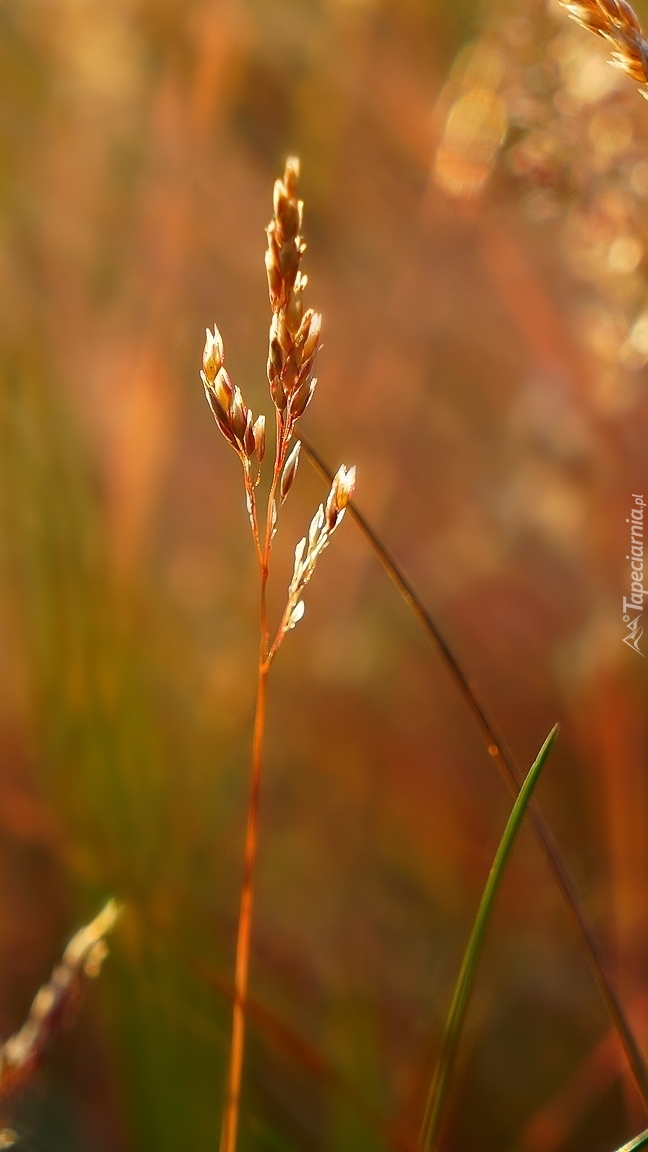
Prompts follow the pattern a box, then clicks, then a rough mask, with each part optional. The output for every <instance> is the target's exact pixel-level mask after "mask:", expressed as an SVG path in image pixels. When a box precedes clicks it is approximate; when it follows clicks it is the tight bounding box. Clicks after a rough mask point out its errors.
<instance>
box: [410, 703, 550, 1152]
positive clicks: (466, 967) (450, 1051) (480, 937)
mask: <svg viewBox="0 0 648 1152" xmlns="http://www.w3.org/2000/svg"><path fill="white" fill-rule="evenodd" d="M557 734H558V725H557V724H555V725H554V727H553V728H552V729H551V732H550V733H549V735H548V736H547V739H546V740H545V742H544V744H543V745H542V748H541V749H540V751H539V752H538V755H537V757H536V759H535V760H534V762H533V764H532V765H531V768H530V769H529V771H528V774H527V777H526V779H525V781H524V784H523V785H522V788H521V789H520V794H519V796H518V798H517V800H516V801H515V804H514V805H513V809H512V811H511V815H510V816H509V818H508V820H507V823H506V827H505V829H504V833H503V835H502V839H501V840H500V843H499V847H498V849H497V852H496V854H495V859H494V861H493V866H492V868H491V870H490V874H489V876H488V880H487V882H486V887H485V888H484V894H483V896H482V898H481V902H480V905H479V909H478V911H477V916H476V917H475V922H474V924H473V928H472V932H471V934H470V939H469V941H468V945H467V947H466V951H465V953H464V957H463V960H462V962H461V969H460V971H459V977H458V980H457V984H456V987H455V991H454V995H453V997H452V1003H451V1005H450V1011H449V1013H448V1017H447V1020H446V1025H445V1030H444V1034H443V1041H442V1044H441V1054H440V1056H439V1060H438V1063H437V1066H436V1069H435V1072H434V1076H433V1079H432V1084H431V1087H430V1093H429V1096H428V1101H427V1104H426V1108H425V1114H424V1116H423V1124H422V1126H421V1135H420V1142H421V1145H422V1147H423V1148H424V1149H425V1150H426V1152H429V1150H430V1149H432V1148H434V1146H435V1144H436V1139H437V1136H438V1134H439V1128H440V1125H441V1120H442V1117H443V1108H444V1104H445V1099H446V1089H447V1087H448V1082H449V1079H450V1076H451V1073H452V1069H453V1066H454V1061H455V1057H456V1053H457V1047H458V1044H459V1040H460V1037H461V1032H462V1028H463V1024H464V1020H465V1016H466V1009H467V1007H468V1001H469V999H470V993H471V991H472V988H473V984H474V982H475V977H476V975H477V968H478V966H479V961H480V959H481V954H482V951H483V947H484V942H485V940H486V933H487V931H488V926H489V924H490V920H491V916H492V914H493V909H494V908H495V902H496V900H497V896H498V893H499V890H500V886H501V883H502V880H503V878H504V872H505V870H506V865H507V864H508V861H509V857H510V855H511V851H512V849H513V845H514V843H515V838H516V836H517V834H518V832H519V830H520V826H521V824H522V820H523V818H524V814H525V812H526V810H527V806H528V804H529V801H530V799H531V796H532V794H533V789H534V788H535V786H536V784H537V782H538V779H539V777H540V773H541V772H542V769H543V768H544V766H545V764H546V762H547V758H548V756H549V753H550V751H551V749H552V747H553V743H554V740H555V739H556V736H557Z"/></svg>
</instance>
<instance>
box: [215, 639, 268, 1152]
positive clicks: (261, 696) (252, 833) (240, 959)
mask: <svg viewBox="0 0 648 1152" xmlns="http://www.w3.org/2000/svg"><path fill="white" fill-rule="evenodd" d="M267 684H268V665H267V664H266V662H265V661H264V660H263V659H261V658H260V659H259V678H258V683H257V699H256V711H255V717H254V737H253V741H252V782H251V788H250V803H249V807H248V818H247V828H246V832H245V854H244V863H243V886H242V889H241V907H240V911H239V919H238V931H237V937H236V967H235V974H234V1011H233V1015H232V1041H231V1050H230V1062H229V1070H228V1076H227V1084H226V1089H225V1105H224V1108H223V1121H222V1128H221V1142H220V1149H221V1152H235V1149H236V1139H237V1134H238V1118H239V1102H240V1098H241V1077H242V1072H243V1051H244V1047H245V1005H246V1000H247V989H248V971H249V965H250V936H251V932H252V905H253V902H254V866H255V863H256V855H257V843H258V838H259V795H260V790H261V766H262V756H263V736H264V732H265V713H266V690H267Z"/></svg>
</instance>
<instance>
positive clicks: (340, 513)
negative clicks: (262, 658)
mask: <svg viewBox="0 0 648 1152" xmlns="http://www.w3.org/2000/svg"><path fill="white" fill-rule="evenodd" d="M355 480H356V470H355V467H353V468H345V466H344V464H342V465H341V467H340V468H339V469H338V471H337V473H336V475H335V476H334V478H333V483H332V485H331V491H330V492H329V495H328V500H327V501H326V505H324V504H320V506H319V508H318V509H317V512H316V513H315V515H314V516H313V519H312V520H311V524H310V528H309V530H308V537H306V536H304V537H302V539H301V540H300V541H299V544H298V545H297V547H296V548H295V565H294V568H293V575H292V580H291V581H290V585H289V587H288V600H287V602H286V607H285V610H284V614H283V617H282V619H281V624H280V625H279V630H278V632H277V637H276V639H275V642H274V644H273V645H272V648H271V650H270V656H269V659H272V657H273V656H274V654H275V652H276V651H277V649H278V648H279V646H280V644H281V642H282V640H283V638H284V636H285V635H286V632H289V631H290V629H291V628H294V627H295V624H298V623H299V621H300V620H301V618H302V616H303V615H304V601H303V600H302V598H301V597H302V594H303V592H304V589H305V587H306V585H307V584H308V582H309V580H310V579H311V577H312V575H313V573H314V571H315V565H316V564H317V561H318V559H319V557H320V556H321V554H322V552H323V551H324V549H325V548H326V547H327V546H328V544H329V542H330V539H331V536H332V535H333V533H334V532H335V530H336V528H339V526H340V524H341V523H342V520H343V518H344V513H345V511H346V507H347V504H348V503H349V501H350V499H351V497H352V495H353V491H354V488H355Z"/></svg>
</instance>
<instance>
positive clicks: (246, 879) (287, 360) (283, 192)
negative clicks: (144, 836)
mask: <svg viewBox="0 0 648 1152" xmlns="http://www.w3.org/2000/svg"><path fill="white" fill-rule="evenodd" d="M298 179H299V161H298V160H297V159H296V157H294V156H293V157H289V159H288V160H287V161H286V166H285V169H284V175H283V178H281V179H279V180H277V181H275V186H274V194H273V209H274V213H273V219H272V220H271V221H270V224H269V225H268V228H267V229H266V233H267V237H268V248H267V251H266V256H265V265H266V273H267V277H268V290H269V295H270V305H271V308H272V323H271V325H270V334H269V346H268V363H267V375H268V384H269V386H270V396H271V398H272V402H273V406H274V413H275V427H276V436H275V453H274V465H273V469H272V478H271V481H270V487H269V492H268V498H267V503H266V512H265V525H264V528H263V541H262V529H261V526H260V522H259V515H258V508H257V499H256V488H257V485H258V484H259V481H260V478H261V465H262V463H263V459H264V456H265V446H266V433H265V416H264V415H260V416H258V417H257V419H256V420H255V419H254V417H253V415H252V412H251V410H250V409H249V408H248V406H247V405H246V403H245V401H244V399H243V396H242V393H241V390H240V388H238V387H237V386H236V385H235V384H233V383H232V381H231V380H230V377H229V374H228V372H227V371H226V369H225V367H224V357H225V352H224V348H223V340H222V337H221V334H220V332H219V331H218V328H217V327H216V326H214V330H213V332H212V331H210V329H207V331H206V334H205V335H206V342H205V348H204V351H203V370H202V372H201V379H202V383H203V387H204V389H205V395H206V398H207V402H208V404H209V407H210V408H211V411H212V415H213V416H214V419H215V420H216V423H217V425H218V427H219V429H220V431H221V433H222V435H223V437H224V439H225V440H226V441H227V443H228V444H229V445H230V446H231V447H232V448H233V449H234V451H235V452H236V454H237V456H238V457H239V460H240V462H241V464H242V466H243V481H244V486H245V498H246V505H247V511H248V518H249V521H250V527H251V530H252V540H253V543H254V550H255V554H256V558H257V562H258V566H259V576H260V638H259V664H258V676H257V696H256V710H255V717H254V735H253V739H252V779H251V786H250V800H249V805H248V815H247V824H246V832H245V849H244V857H243V883H242V888H241V904H240V909H239V917H238V927H237V933H236V961H235V976H234V1007H233V1013H232V1038H231V1044H230V1058H229V1064H228V1071H227V1080H226V1086H225V1101H224V1107H223V1117H222V1125H221V1140H220V1152H236V1142H237V1136H238V1123H239V1107H240V1098H241V1082H242V1076H243V1056H244V1049H245V1015H246V1004H247V992H248V973H249V967H250V939H251V935H252V908H253V904H254V873H255V864H256V856H257V844H258V839H259V797H260V791H261V772H262V761H263V741H264V734H265V718H266V695H267V686H268V673H269V671H270V666H271V664H272V661H273V659H274V657H275V655H276V653H277V651H278V650H279V648H280V647H281V644H282V643H283V640H284V639H285V636H286V634H287V633H288V632H290V631H291V629H292V628H294V627H295V625H296V624H298V623H299V621H300V620H301V618H302V616H303V615H304V602H303V600H302V595H303V593H304V590H305V588H306V585H307V584H308V583H309V582H310V580H311V578H312V576H313V573H314V571H315V567H316V564H317V560H318V558H319V556H320V555H321V553H322V552H323V551H324V549H325V548H327V547H328V544H329V542H330V540H331V537H332V536H333V533H334V532H335V531H336V529H337V528H338V527H339V525H340V524H341V523H342V520H343V519H344V514H345V511H346V507H347V505H348V503H349V500H350V499H351V495H352V493H353V489H354V486H355V468H346V467H345V466H344V465H342V466H341V467H340V468H339V469H338V472H337V473H336V475H335V476H334V477H332V480H331V490H330V492H329V496H328V499H327V501H326V505H324V504H320V506H319V508H318V510H317V512H316V513H315V516H314V517H313V519H312V520H311V524H310V527H309V530H308V535H307V536H304V537H303V539H302V540H300V541H299V543H298V545H297V547H296V549H295V561H294V568H293V576H292V580H291V582H290V584H289V586H288V593H287V599H286V607H285V609H284V612H283V615H282V617H281V622H280V624H279V627H278V630H277V633H276V635H275V637H274V640H273V641H272V643H270V630H269V625H268V605H267V589H268V577H269V572H270V555H271V552H272V542H273V540H274V536H275V533H276V530H277V519H278V515H279V508H280V507H281V505H282V504H283V503H284V501H285V500H286V498H287V497H288V495H289V493H290V490H291V488H292V485H293V483H294V479H295V475H296V472H297V466H298V464H299V451H300V442H299V440H297V441H296V442H295V444H294V445H293V447H292V450H291V451H290V452H289V448H290V445H291V441H292V438H293V435H294V432H295V428H296V425H297V422H298V420H299V418H300V416H302V415H303V414H304V412H305V411H306V408H307V407H308V405H309V403H310V401H311V400H312V397H313V393H314V391H315V386H316V384H317V379H316V378H315V376H314V375H313V368H314V363H315V356H316V353H317V350H318V347H319V342H320V328H321V321H322V318H321V316H320V315H319V313H317V312H314V311H313V309H312V308H309V309H306V310H304V306H303V301H302V294H303V291H304V288H305V287H306V284H307V277H306V276H304V275H303V274H302V273H301V271H300V264H301V259H302V256H303V254H304V252H305V250H306V245H305V243H304V240H303V237H302V235H301V225H302V216H303V208H304V205H303V202H302V201H301V200H299V198H298V194H297V185H298Z"/></svg>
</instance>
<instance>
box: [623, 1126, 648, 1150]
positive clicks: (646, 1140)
mask: <svg viewBox="0 0 648 1152" xmlns="http://www.w3.org/2000/svg"><path fill="white" fill-rule="evenodd" d="M640 1148H648V1129H647V1130H646V1131H645V1132H642V1133H641V1134H640V1135H639V1136H635V1138H634V1140H630V1141H629V1142H628V1143H627V1144H624V1145H623V1148H617V1152H639V1149H640Z"/></svg>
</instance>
